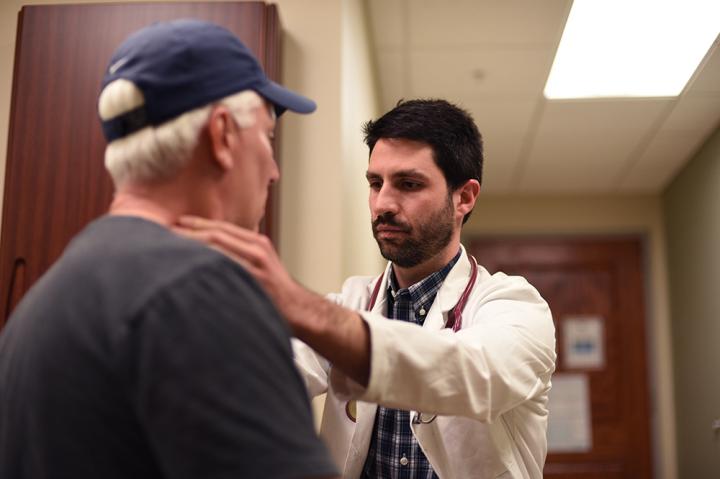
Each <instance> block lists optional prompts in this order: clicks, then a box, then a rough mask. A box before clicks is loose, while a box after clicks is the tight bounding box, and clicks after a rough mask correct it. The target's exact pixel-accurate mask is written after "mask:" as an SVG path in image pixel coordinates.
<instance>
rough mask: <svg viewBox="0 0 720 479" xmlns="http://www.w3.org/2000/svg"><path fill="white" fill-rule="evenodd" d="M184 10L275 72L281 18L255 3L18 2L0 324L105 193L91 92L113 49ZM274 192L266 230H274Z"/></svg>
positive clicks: (102, 203) (98, 210)
mask: <svg viewBox="0 0 720 479" xmlns="http://www.w3.org/2000/svg"><path fill="white" fill-rule="evenodd" d="M186 17H193V18H199V19H203V20H209V21H212V22H215V23H217V24H220V25H223V26H225V27H226V28H228V29H229V30H231V31H233V32H234V33H235V34H236V35H238V37H240V38H241V39H242V41H243V42H244V43H245V44H246V45H247V46H248V47H249V48H250V49H251V50H252V51H253V52H254V53H255V55H256V56H257V57H258V59H259V60H260V61H261V63H263V66H264V68H265V71H266V72H267V73H268V76H269V77H270V78H273V79H276V80H277V79H278V78H279V74H280V52H279V50H280V25H279V18H278V14H277V10H276V8H275V6H274V5H271V6H267V5H265V4H264V3H263V2H233V3H163V4H149V3H148V4H124V5H123V4H107V5H46V6H26V7H23V8H22V10H21V11H20V14H19V19H18V30H17V32H18V33H17V42H16V52H15V69H14V75H13V93H12V104H11V112H10V135H9V141H8V155H7V158H8V160H7V161H8V162H7V168H6V177H5V199H4V208H3V216H2V221H3V223H2V238H1V240H0V294H1V295H2V297H1V298H0V328H1V327H2V325H3V324H4V322H5V321H6V319H7V317H8V316H9V314H10V312H11V311H12V309H13V308H14V306H15V305H16V304H17V302H18V301H19V300H20V298H21V297H22V296H23V294H25V292H26V291H27V290H28V289H29V288H30V286H31V285H32V284H33V283H34V282H35V280H36V279H37V278H39V277H40V276H41V275H42V274H43V273H44V272H45V271H46V270H47V268H48V267H49V266H50V265H51V264H52V263H53V262H54V261H55V260H56V259H57V258H58V257H59V256H60V254H61V253H62V251H63V249H64V248H65V246H66V245H67V243H68V241H69V240H70V238H72V237H73V236H74V235H75V234H76V233H77V232H78V231H80V230H81V229H82V228H83V227H84V226H85V225H86V224H87V223H88V222H89V221H91V220H92V219H94V218H96V217H98V216H100V215H102V214H103V213H104V212H105V211H106V210H107V207H108V205H109V203H110V200H111V198H112V191H113V189H112V184H111V182H110V178H109V176H108V174H107V173H106V172H105V169H104V166H103V151H104V148H105V141H104V139H103V136H102V132H101V129H100V124H99V121H98V115H97V109H96V105H97V96H98V93H99V88H100V84H101V81H102V78H103V73H104V70H105V68H106V66H107V62H108V61H109V59H110V56H111V54H112V52H113V51H114V50H115V48H116V47H117V46H118V45H119V44H120V42H121V41H122V40H123V39H124V38H125V37H126V36H127V35H128V34H130V33H131V32H133V31H135V30H138V29H139V28H142V27H144V26H146V25H149V24H150V23H152V22H154V21H160V20H170V19H174V18H186ZM275 204H277V201H273V196H272V195H271V196H270V198H269V204H268V207H267V212H268V213H267V217H266V221H265V225H266V226H265V231H266V233H268V234H269V235H270V236H271V237H272V236H273V235H274V231H273V228H272V226H273V225H274V223H275V222H274V217H275V215H274V214H273V213H274V210H273V206H274V205H275Z"/></svg>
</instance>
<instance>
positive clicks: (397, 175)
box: [365, 168, 428, 181]
mask: <svg viewBox="0 0 720 479" xmlns="http://www.w3.org/2000/svg"><path fill="white" fill-rule="evenodd" d="M365 178H367V179H368V181H370V180H371V179H373V180H377V179H382V176H381V175H379V174H377V173H374V172H372V171H367V172H366V173H365ZM391 178H392V179H393V180H397V179H402V178H413V179H418V180H427V179H428V175H426V174H425V173H423V172H422V171H420V170H417V169H414V168H410V169H407V170H398V171H394V172H393V173H392V175H391Z"/></svg>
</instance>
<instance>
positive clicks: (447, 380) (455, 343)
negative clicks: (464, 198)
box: [293, 248, 555, 479]
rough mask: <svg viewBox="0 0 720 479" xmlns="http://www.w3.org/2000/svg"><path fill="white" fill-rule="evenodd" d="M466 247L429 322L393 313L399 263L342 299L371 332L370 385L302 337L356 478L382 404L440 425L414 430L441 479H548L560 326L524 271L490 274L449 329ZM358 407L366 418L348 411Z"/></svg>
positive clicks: (314, 391) (343, 459) (302, 357)
mask: <svg viewBox="0 0 720 479" xmlns="http://www.w3.org/2000/svg"><path fill="white" fill-rule="evenodd" d="M470 261H471V259H469V258H468V256H467V253H466V252H465V249H464V248H463V249H462V254H461V257H460V259H459V260H458V262H457V263H456V264H455V266H454V267H453V269H452V270H451V271H450V273H449V275H448V277H447V279H446V280H445V282H444V283H443V285H442V286H441V288H440V290H439V291H438V293H437V296H436V298H435V301H434V302H433V305H432V308H431V309H430V311H428V314H427V316H426V319H425V323H424V325H423V326H422V327H420V326H418V325H415V324H411V323H408V322H404V321H392V320H388V319H387V318H386V317H384V312H385V310H386V298H385V296H386V291H387V288H386V283H387V278H388V275H389V268H390V265H389V264H388V267H387V269H386V271H385V274H384V275H383V276H382V278H383V283H384V284H382V285H381V287H380V292H379V294H378V298H377V301H376V302H375V306H374V307H373V309H372V311H370V312H366V311H365V308H367V305H368V302H369V298H370V295H371V293H372V290H373V287H374V286H375V283H376V282H377V281H378V280H379V278H371V277H352V278H349V279H348V280H347V281H346V282H345V284H344V285H343V288H342V292H341V293H340V294H338V295H331V299H333V300H334V301H336V302H337V303H339V304H342V305H343V306H346V307H348V308H352V309H356V310H358V311H362V313H361V314H362V316H363V318H364V319H365V320H366V321H367V323H368V325H369V330H370V344H371V346H370V348H371V362H370V380H369V384H368V386H367V388H363V387H361V386H360V385H359V384H357V383H354V382H353V381H352V380H350V379H349V378H348V377H347V376H345V375H343V374H342V373H341V372H340V371H337V370H335V369H333V368H331V367H330V364H329V363H328V362H327V361H326V360H325V359H323V358H322V357H320V356H319V355H317V354H316V353H314V352H313V351H312V349H310V348H309V347H308V346H306V345H305V344H303V343H302V342H300V341H298V340H293V347H294V350H295V358H296V363H297V365H298V368H299V369H300V372H301V374H302V375H303V376H304V378H305V381H306V384H307V386H308V390H309V392H310V394H311V396H313V397H314V396H316V395H319V394H322V393H324V392H327V399H326V401H325V409H324V412H323V419H322V426H321V431H320V435H321V436H322V437H323V439H324V440H325V442H326V444H327V446H328V447H329V449H330V451H331V454H332V456H333V458H334V459H335V462H336V463H337V464H338V466H339V467H340V469H341V470H342V471H343V477H344V478H348V479H350V478H358V477H360V474H361V473H362V468H363V465H364V463H365V458H366V456H367V452H368V448H369V445H370V439H371V435H372V430H373V425H374V420H375V413H376V410H377V404H378V403H379V404H382V405H383V406H387V407H394V408H399V409H406V410H410V411H411V413H410V415H411V423H412V419H413V418H415V417H416V415H417V414H418V411H421V412H422V413H423V414H422V416H421V417H422V418H423V420H428V419H430V418H431V417H432V414H437V415H438V416H437V418H436V419H435V420H433V421H432V422H430V423H429V424H411V427H412V431H413V434H414V435H415V437H416V438H417V440H418V443H419V444H420V447H421V448H422V450H423V452H424V453H425V455H426V456H427V458H428V460H429V461H430V464H432V466H433V469H434V470H435V472H436V473H437V474H438V476H439V477H440V478H441V479H469V478H498V477H500V478H517V479H519V478H533V479H534V478H538V479H539V478H541V477H542V468H543V464H544V462H545V455H546V452H547V440H546V429H547V414H548V411H547V399H548V391H549V389H550V376H551V374H552V372H553V371H554V369H555V328H554V325H553V321H552V316H551V314H550V310H549V308H548V305H547V303H546V302H545V301H544V300H543V299H542V297H540V294H539V293H538V292H537V291H536V290H535V288H533V287H532V286H531V285H530V284H528V282H527V281H525V279H523V278H521V277H518V276H514V277H513V276H507V275H505V274H503V273H496V274H494V275H490V274H489V273H488V272H487V271H486V270H485V269H484V268H482V267H478V271H477V275H478V277H477V280H476V283H475V287H474V288H473V291H472V293H471V294H470V297H469V299H468V302H467V305H466V307H465V310H464V312H463V315H462V316H463V324H462V329H461V330H460V331H458V332H457V333H453V332H452V331H451V330H450V329H445V328H444V324H445V318H446V315H447V312H448V311H449V310H450V309H452V308H453V307H454V306H455V304H456V303H457V301H458V299H459V297H460V295H461V294H462V293H463V291H464V289H465V287H466V285H467V283H468V279H469V275H470V271H471V267H470ZM351 399H352V400H357V402H356V404H357V423H355V422H353V421H352V420H351V419H350V418H349V417H348V414H347V412H346V406H347V404H348V401H349V400H351Z"/></svg>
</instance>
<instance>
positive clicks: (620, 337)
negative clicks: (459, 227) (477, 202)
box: [467, 238, 652, 479]
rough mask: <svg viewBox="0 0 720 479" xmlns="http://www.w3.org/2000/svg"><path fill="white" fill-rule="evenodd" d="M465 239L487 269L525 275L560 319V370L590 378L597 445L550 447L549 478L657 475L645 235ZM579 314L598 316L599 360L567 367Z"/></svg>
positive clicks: (626, 478)
mask: <svg viewBox="0 0 720 479" xmlns="http://www.w3.org/2000/svg"><path fill="white" fill-rule="evenodd" d="M467 243H468V244H469V245H470V246H469V250H470V251H471V252H472V254H473V255H474V256H475V257H476V258H477V259H478V261H479V263H480V264H482V265H484V266H485V267H486V268H487V269H488V270H489V271H490V272H496V271H503V272H505V273H507V274H517V275H521V276H524V277H525V278H527V280H528V281H529V282H530V283H531V284H532V285H534V286H535V287H536V288H537V289H538V290H539V291H540V293H541V294H542V296H543V297H544V298H545V299H546V300H547V301H548V303H549V305H550V309H551V311H552V313H553V319H554V321H555V326H556V334H557V349H558V363H557V369H556V374H563V373H574V374H584V375H586V376H587V378H588V383H589V389H590V390H589V402H590V418H591V429H592V435H591V444H592V446H591V448H590V449H589V450H587V451H586V452H562V453H560V452H553V451H550V452H549V453H548V457H547V463H546V467H545V477H546V478H558V479H560V478H562V479H570V478H577V479H591V478H603V479H608V478H618V479H620V478H623V479H631V478H632V479H637V478H648V479H649V478H650V477H652V470H651V440H650V426H649V423H650V421H649V407H648V404H649V398H648V388H647V365H646V352H645V351H646V349H645V312H644V306H643V302H644V298H643V278H642V243H641V241H640V240H639V239H637V238H612V239H547V238H541V239H532V238H475V239H471V240H470V241H469V242H467ZM577 317H593V318H601V321H602V324H603V336H602V344H603V346H604V354H603V356H604V362H603V365H602V366H601V367H568V364H567V360H568V358H569V353H570V352H569V351H565V350H564V348H565V345H564V344H563V337H564V334H566V331H565V328H567V326H566V325H567V324H569V323H568V321H571V320H572V318H577ZM550 414H551V415H552V409H551V411H550Z"/></svg>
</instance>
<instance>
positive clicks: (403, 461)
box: [400, 455, 410, 466]
mask: <svg viewBox="0 0 720 479" xmlns="http://www.w3.org/2000/svg"><path fill="white" fill-rule="evenodd" d="M408 462H410V461H408V458H407V457H405V455H403V457H401V458H400V465H401V466H407V465H408Z"/></svg>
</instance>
